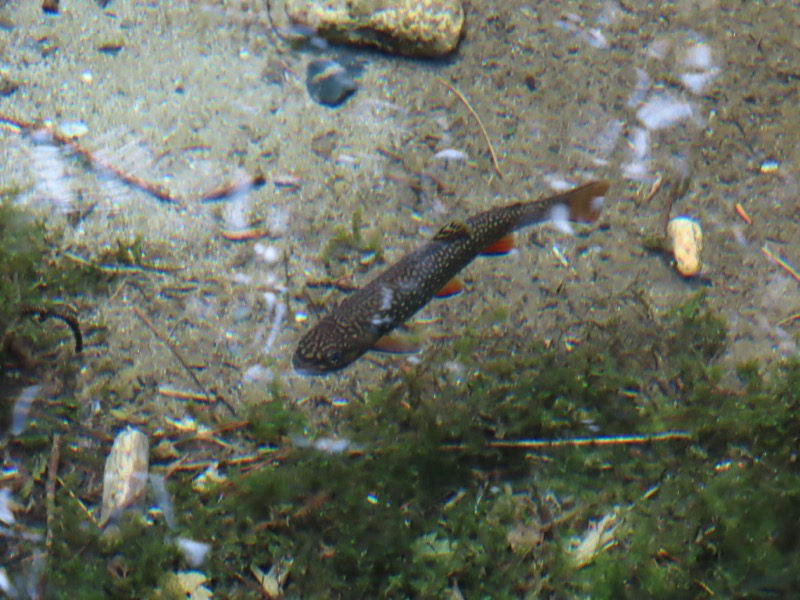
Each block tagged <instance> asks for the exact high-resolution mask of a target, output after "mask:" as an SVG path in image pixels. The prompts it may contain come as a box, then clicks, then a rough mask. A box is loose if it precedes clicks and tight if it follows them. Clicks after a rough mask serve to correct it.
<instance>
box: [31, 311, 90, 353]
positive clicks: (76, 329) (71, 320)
mask: <svg viewBox="0 0 800 600" xmlns="http://www.w3.org/2000/svg"><path fill="white" fill-rule="evenodd" d="M19 316H20V317H30V316H35V317H38V320H39V322H40V323H42V322H44V321H45V320H46V319H48V318H51V317H52V318H53V319H59V320H61V321H63V322H64V323H66V324H67V326H68V327H69V328H70V330H71V331H72V335H73V336H74V337H75V352H76V353H78V354H80V353H81V351H82V350H83V333H81V325H80V323H79V322H78V317H76V316H75V314H73V313H72V312H69V311H66V310H64V309H63V308H61V307H59V306H44V305H41V304H37V305H30V306H28V305H26V306H23V307H22V308H20V310H19Z"/></svg>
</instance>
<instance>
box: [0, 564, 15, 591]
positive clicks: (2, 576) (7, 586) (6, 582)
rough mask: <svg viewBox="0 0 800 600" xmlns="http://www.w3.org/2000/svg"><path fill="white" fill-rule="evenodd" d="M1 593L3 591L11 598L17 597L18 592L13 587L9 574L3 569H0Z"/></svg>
mask: <svg viewBox="0 0 800 600" xmlns="http://www.w3.org/2000/svg"><path fill="white" fill-rule="evenodd" d="M0 591H2V592H3V593H4V594H5V595H6V596H8V597H9V598H16V597H17V590H15V589H14V586H13V585H11V580H10V579H9V578H8V573H6V570H5V569H4V568H3V567H0Z"/></svg>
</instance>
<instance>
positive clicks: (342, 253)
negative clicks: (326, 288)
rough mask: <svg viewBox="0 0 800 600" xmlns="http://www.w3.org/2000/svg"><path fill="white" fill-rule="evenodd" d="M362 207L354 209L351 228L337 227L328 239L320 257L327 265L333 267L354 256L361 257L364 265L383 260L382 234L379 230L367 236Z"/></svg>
mask: <svg viewBox="0 0 800 600" xmlns="http://www.w3.org/2000/svg"><path fill="white" fill-rule="evenodd" d="M362 220H363V218H362V215H361V209H360V208H356V209H355V210H354V211H353V217H352V220H351V223H350V229H346V228H344V227H337V229H336V233H335V234H334V235H333V236H332V237H331V238H330V240H328V242H327V243H326V244H325V247H324V248H323V250H322V253H321V255H320V259H321V260H322V262H323V263H324V264H325V266H326V267H328V268H331V267H332V266H333V265H335V264H336V263H339V262H342V261H348V262H350V260H351V259H352V258H354V257H355V258H358V259H360V262H361V264H362V266H368V265H370V264H372V263H373V262H375V261H381V260H383V245H382V243H381V239H382V236H381V234H380V233H379V232H378V231H374V232H372V233H371V234H370V235H369V236H367V237H365V236H364V234H363V233H362V231H361V229H362V227H363V222H362Z"/></svg>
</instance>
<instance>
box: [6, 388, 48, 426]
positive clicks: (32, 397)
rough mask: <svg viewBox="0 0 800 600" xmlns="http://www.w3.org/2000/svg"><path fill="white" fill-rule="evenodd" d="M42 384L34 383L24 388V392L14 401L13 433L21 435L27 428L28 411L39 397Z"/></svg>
mask: <svg viewBox="0 0 800 600" xmlns="http://www.w3.org/2000/svg"><path fill="white" fill-rule="evenodd" d="M41 389H42V386H40V385H32V386H29V387H26V388H25V389H24V390H22V393H21V394H20V395H19V398H17V401H16V402H15V403H14V411H13V413H12V417H11V435H19V434H20V433H22V432H23V431H24V430H25V426H26V425H27V424H28V413H30V410H31V407H32V406H33V403H34V402H35V401H36V399H37V398H38V397H39V392H40V391H41Z"/></svg>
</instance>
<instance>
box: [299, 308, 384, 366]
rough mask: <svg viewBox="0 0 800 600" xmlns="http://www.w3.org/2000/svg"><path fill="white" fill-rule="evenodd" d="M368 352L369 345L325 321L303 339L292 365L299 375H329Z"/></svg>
mask: <svg viewBox="0 0 800 600" xmlns="http://www.w3.org/2000/svg"><path fill="white" fill-rule="evenodd" d="M368 350H369V345H365V344H361V343H359V339H358V338H355V337H353V336H350V335H347V332H345V331H342V330H341V329H340V328H339V327H337V326H336V325H335V324H334V323H331V322H329V321H325V320H323V321H321V322H320V323H318V324H317V326H316V327H314V328H313V329H312V330H311V331H309V332H308V333H307V334H306V335H305V336H303V338H302V339H301V340H300V343H299V344H298V345H297V350H295V353H294V356H293V357H292V365H293V366H294V369H295V371H297V372H298V373H299V374H300V375H327V374H328V373H333V372H334V371H339V370H340V369H344V368H345V367H346V366H348V365H349V364H351V363H352V362H354V361H355V360H356V359H358V358H359V357H360V356H362V355H363V354H365V353H366V352H367V351H368Z"/></svg>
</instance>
